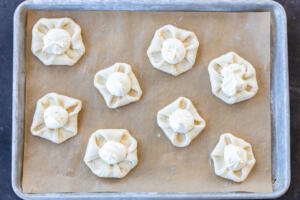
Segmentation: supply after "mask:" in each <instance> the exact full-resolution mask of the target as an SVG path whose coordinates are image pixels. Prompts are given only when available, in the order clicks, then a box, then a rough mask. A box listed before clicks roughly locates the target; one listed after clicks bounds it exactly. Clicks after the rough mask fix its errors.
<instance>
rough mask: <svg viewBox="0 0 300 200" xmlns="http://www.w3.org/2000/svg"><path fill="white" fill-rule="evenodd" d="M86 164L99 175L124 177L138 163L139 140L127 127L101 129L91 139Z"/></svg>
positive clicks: (87, 149) (85, 158)
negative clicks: (137, 140)
mask: <svg viewBox="0 0 300 200" xmlns="http://www.w3.org/2000/svg"><path fill="white" fill-rule="evenodd" d="M84 162H85V164H86V165H87V166H88V167H89V168H90V170H91V171H92V172H93V173H94V174H95V175H96V176H99V177H104V178H123V177H124V176H126V175H127V174H128V172H129V171H130V170H131V169H133V168H134V167H135V166H136V165H137V163H138V158H137V142H136V140H135V139H134V138H133V137H132V136H131V135H130V133H129V132H128V131H127V130H125V129H100V130H97V131H96V132H94V133H93V134H92V135H91V136H90V139H89V142H88V145H87V148H86V153H85V156H84Z"/></svg>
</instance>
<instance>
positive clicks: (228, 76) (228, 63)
mask: <svg viewBox="0 0 300 200" xmlns="http://www.w3.org/2000/svg"><path fill="white" fill-rule="evenodd" d="M208 72H209V78H210V83H211V90H212V93H213V94H214V95H215V96H216V97H218V98H219V99H221V100H223V101H224V102H226V103H228V104H234V103H238V102H241V101H244V100H247V99H250V98H252V97H253V96H255V94H256V93H257V91H258V85H257V80H256V72H255V69H254V67H253V66H252V65H251V64H250V63H249V62H248V61H246V60H245V59H243V58H242V57H240V56H239V55H238V54H236V53H234V52H229V53H226V54H224V55H222V56H220V57H218V58H216V59H214V60H212V61H211V62H210V63H209V65H208Z"/></svg>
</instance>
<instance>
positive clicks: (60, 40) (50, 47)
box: [42, 28, 71, 55]
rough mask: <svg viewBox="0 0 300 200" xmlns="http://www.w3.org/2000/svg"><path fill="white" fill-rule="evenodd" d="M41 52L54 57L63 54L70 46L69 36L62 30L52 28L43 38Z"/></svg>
mask: <svg viewBox="0 0 300 200" xmlns="http://www.w3.org/2000/svg"><path fill="white" fill-rule="evenodd" d="M43 42H44V47H43V50H42V51H43V52H46V53H48V54H54V55H62V54H64V53H65V52H66V51H67V50H68V49H69V48H70V46H71V36H70V34H69V33H68V32H67V31H65V30H63V29H58V28H54V29H51V30H49V31H48V33H47V34H46V35H45V36H44V37H43Z"/></svg>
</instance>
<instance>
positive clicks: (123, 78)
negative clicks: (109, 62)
mask: <svg viewBox="0 0 300 200" xmlns="http://www.w3.org/2000/svg"><path fill="white" fill-rule="evenodd" d="M106 88H107V90H108V91H109V92H110V93H111V94H112V95H114V96H118V97H121V96H125V95H126V94H128V92H129V91H130V89H131V80H130V78H129V76H128V75H127V74H125V73H122V72H114V73H112V74H111V75H109V77H108V79H107V81H106Z"/></svg>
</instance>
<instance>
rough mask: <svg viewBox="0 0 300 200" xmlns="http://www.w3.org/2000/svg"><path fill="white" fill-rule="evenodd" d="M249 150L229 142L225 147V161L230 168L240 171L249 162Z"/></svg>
mask: <svg viewBox="0 0 300 200" xmlns="http://www.w3.org/2000/svg"><path fill="white" fill-rule="evenodd" d="M247 161H248V158H247V151H246V150H245V149H242V148H241V147H239V146H236V145H233V144H229V145H227V146H225V148H224V162H225V165H226V167H227V168H228V169H229V170H233V171H238V170H241V169H242V168H244V167H245V166H246V164H247Z"/></svg>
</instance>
